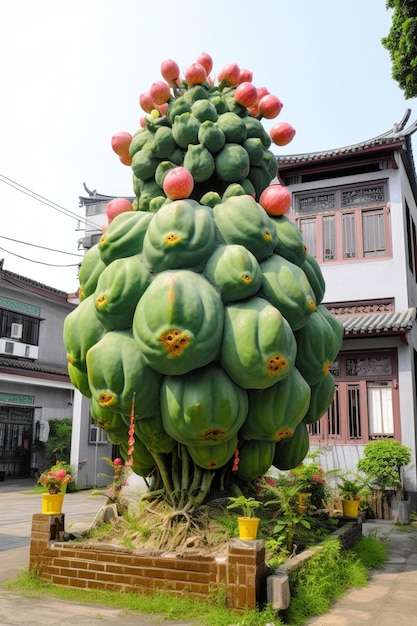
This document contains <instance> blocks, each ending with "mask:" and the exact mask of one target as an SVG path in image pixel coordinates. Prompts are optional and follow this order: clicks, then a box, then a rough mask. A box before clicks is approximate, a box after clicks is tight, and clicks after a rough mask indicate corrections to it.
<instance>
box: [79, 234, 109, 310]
mask: <svg viewBox="0 0 417 626" xmlns="http://www.w3.org/2000/svg"><path fill="white" fill-rule="evenodd" d="M105 267H106V264H105V263H104V262H103V260H102V258H101V254H100V248H99V246H98V244H95V245H94V246H93V247H92V248H90V249H89V250H87V251H86V252H85V254H84V258H83V261H82V263H81V266H80V269H79V272H78V282H79V283H80V289H79V296H80V300H84V299H85V298H87V297H88V296H91V294H93V293H94V291H95V289H96V286H97V281H98V279H99V276H100V274H101V273H102V271H103V270H104V268H105Z"/></svg>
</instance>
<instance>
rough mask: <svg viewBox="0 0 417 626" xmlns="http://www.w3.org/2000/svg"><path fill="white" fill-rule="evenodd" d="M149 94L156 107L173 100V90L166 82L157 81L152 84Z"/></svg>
mask: <svg viewBox="0 0 417 626" xmlns="http://www.w3.org/2000/svg"><path fill="white" fill-rule="evenodd" d="M149 93H150V96H151V98H152V100H153V103H154V105H155V104H156V105H158V104H165V102H168V100H170V98H171V89H170V87H169V85H168V83H166V82H165V81H164V80H157V81H156V82H155V83H152V85H151V88H150V89H149ZM154 108H155V107H154Z"/></svg>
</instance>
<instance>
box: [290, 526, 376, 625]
mask: <svg viewBox="0 0 417 626" xmlns="http://www.w3.org/2000/svg"><path fill="white" fill-rule="evenodd" d="M386 559H387V550H386V546H385V545H384V544H383V543H381V542H379V541H376V540H374V539H370V538H369V537H362V539H360V540H359V541H358V542H357V544H356V545H355V547H354V548H353V549H351V550H344V549H343V548H342V547H341V544H340V542H339V541H338V540H336V539H328V540H326V541H325V542H324V543H323V547H322V549H321V550H319V551H318V552H317V553H316V554H315V555H314V556H313V557H312V558H311V559H309V560H308V561H307V562H306V564H305V565H304V566H303V567H301V568H300V569H298V570H295V571H293V572H291V575H290V588H291V604H290V607H289V608H288V610H287V611H284V612H283V619H284V623H285V624H290V625H291V626H302V625H303V624H305V623H306V622H307V621H308V620H309V619H310V618H312V617H314V616H316V615H323V614H324V613H327V612H328V611H329V609H330V608H331V605H332V603H333V601H334V600H336V599H338V598H341V597H342V596H343V595H344V594H345V593H346V591H347V590H348V589H350V588H352V587H357V588H360V587H366V585H367V584H368V576H369V571H370V570H371V569H373V568H375V567H381V566H382V565H383V564H384V563H385V562H386Z"/></svg>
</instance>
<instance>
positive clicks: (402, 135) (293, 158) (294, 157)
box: [277, 109, 417, 165]
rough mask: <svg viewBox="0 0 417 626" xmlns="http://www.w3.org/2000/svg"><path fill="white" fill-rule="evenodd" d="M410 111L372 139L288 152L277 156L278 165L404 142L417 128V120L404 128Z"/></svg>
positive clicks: (332, 156) (345, 154) (337, 155)
mask: <svg viewBox="0 0 417 626" xmlns="http://www.w3.org/2000/svg"><path fill="white" fill-rule="evenodd" d="M410 113H411V110H410V109H407V111H406V113H405V115H404V117H403V119H402V120H401V121H400V122H398V123H396V124H394V125H393V127H392V128H390V129H389V130H388V131H386V132H385V133H382V134H381V135H378V136H377V137H373V138H372V139H368V140H367V141H363V142H361V143H356V144H352V145H350V146H345V147H342V148H335V149H331V150H323V151H321V152H308V153H305V154H289V155H282V156H278V157H277V159H278V165H279V164H291V163H302V162H311V161H321V160H324V159H330V158H334V157H343V156H348V155H351V154H354V153H356V152H363V151H366V150H372V149H374V148H378V147H382V146H392V145H393V144H398V143H404V141H407V140H408V138H409V137H410V136H411V135H412V134H413V133H414V132H415V131H416V130H417V120H416V121H415V122H413V123H412V124H410V126H408V128H405V125H406V123H407V121H408V119H409V117H410Z"/></svg>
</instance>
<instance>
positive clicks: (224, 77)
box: [217, 63, 240, 87]
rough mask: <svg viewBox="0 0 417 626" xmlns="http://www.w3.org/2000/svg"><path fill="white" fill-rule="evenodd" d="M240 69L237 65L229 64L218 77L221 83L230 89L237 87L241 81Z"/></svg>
mask: <svg viewBox="0 0 417 626" xmlns="http://www.w3.org/2000/svg"><path fill="white" fill-rule="evenodd" d="M239 74H240V67H239V66H238V65H237V64H236V63H229V65H225V66H224V68H223V69H221V70H220V72H219V73H218V75H217V80H218V81H219V83H225V84H226V85H229V86H230V87H234V86H235V85H237V83H238V80H239Z"/></svg>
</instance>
